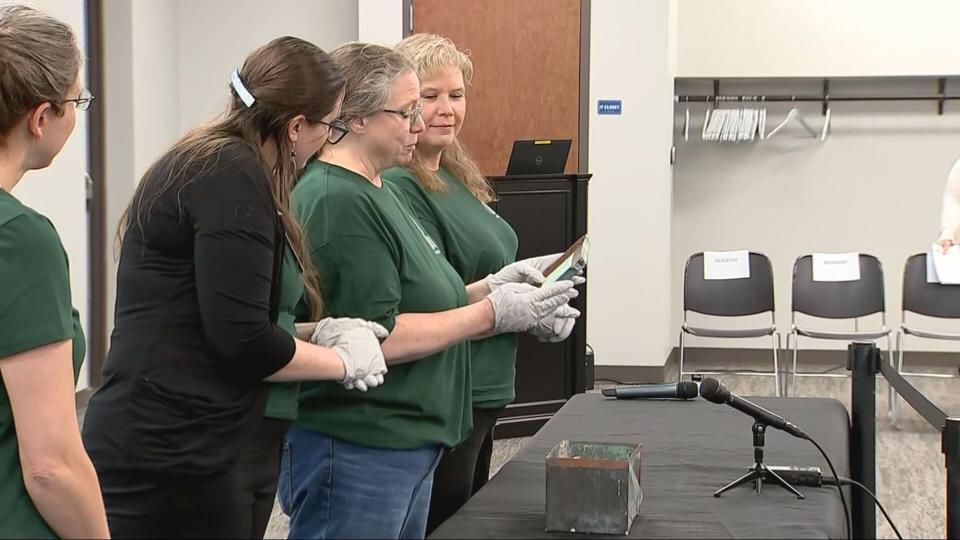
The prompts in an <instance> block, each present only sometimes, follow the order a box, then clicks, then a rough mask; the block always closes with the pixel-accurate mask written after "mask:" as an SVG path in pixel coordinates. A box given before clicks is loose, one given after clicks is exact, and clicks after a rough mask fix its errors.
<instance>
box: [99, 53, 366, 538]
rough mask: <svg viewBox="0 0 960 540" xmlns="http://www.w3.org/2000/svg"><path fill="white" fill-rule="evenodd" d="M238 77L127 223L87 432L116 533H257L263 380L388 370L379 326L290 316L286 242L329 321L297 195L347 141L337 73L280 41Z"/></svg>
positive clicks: (136, 201)
mask: <svg viewBox="0 0 960 540" xmlns="http://www.w3.org/2000/svg"><path fill="white" fill-rule="evenodd" d="M231 87H232V99H231V101H230V105H229V107H228V109H227V111H226V113H224V115H222V116H221V117H219V118H218V119H216V120H214V121H213V122H211V123H209V124H204V125H202V126H200V127H198V128H196V129H194V130H193V131H191V132H190V133H188V134H187V135H186V136H184V138H183V139H181V140H180V141H179V142H178V143H176V144H175V145H174V146H173V148H172V149H171V150H170V151H168V152H167V153H166V154H165V155H164V156H162V157H161V158H160V159H159V160H158V161H157V162H156V163H155V164H154V165H153V166H152V167H151V168H150V170H148V171H147V173H146V174H145V175H144V178H143V180H142V181H141V183H140V186H139V188H138V189H137V192H136V194H135V195H134V197H133V202H132V203H131V206H130V208H129V209H128V212H127V216H126V218H125V220H124V222H123V223H122V227H121V231H125V232H124V234H123V235H122V244H121V252H120V265H119V271H118V279H117V302H116V323H115V329H114V332H113V336H112V344H111V349H110V353H109V355H108V358H107V363H106V367H105V370H104V377H105V378H104V381H105V382H104V385H103V387H102V388H101V389H100V391H99V392H98V393H97V394H96V395H95V396H94V397H93V398H92V399H91V401H90V406H89V409H88V412H87V416H86V421H85V426H84V443H85V446H86V448H87V450H88V452H89V453H90V455H91V458H92V460H93V462H94V465H95V466H96V468H97V471H98V473H99V474H100V483H101V487H102V490H103V492H104V499H105V504H106V507H107V517H108V521H109V524H110V529H111V533H112V534H113V535H114V537H146V536H149V537H208V538H209V537H248V536H249V535H250V519H251V516H250V513H251V512H250V506H249V505H248V504H247V502H246V499H247V494H246V493H245V492H244V491H245V489H246V487H245V483H244V479H243V478H241V475H240V474H239V473H238V471H237V469H236V467H235V464H236V462H237V459H238V456H239V455H240V452H241V450H243V449H245V448H247V447H248V445H251V444H256V443H257V442H258V441H255V440H254V438H253V433H254V431H255V430H256V428H257V426H258V425H259V424H260V420H261V418H262V417H263V414H264V407H265V403H266V396H267V393H266V385H265V384H264V383H263V381H264V380H265V379H268V380H271V381H282V380H300V379H327V380H340V381H342V382H346V383H349V382H352V381H353V380H356V379H363V378H364V377H366V376H367V375H369V374H370V373H371V372H377V373H380V371H382V368H383V366H384V365H383V356H382V353H381V352H380V350H379V342H378V341H377V336H376V335H375V332H374V329H372V328H367V327H366V326H365V324H369V323H363V322H362V321H357V323H356V328H355V329H354V331H351V332H346V333H344V334H342V335H335V336H327V338H325V339H323V340H320V339H319V338H316V335H315V341H317V342H318V343H319V342H321V341H322V344H324V345H327V346H328V347H319V346H316V345H313V344H310V343H306V342H303V341H299V340H296V339H295V338H294V337H293V336H292V335H291V334H290V333H289V332H288V331H286V330H284V329H282V328H281V327H279V326H278V325H277V324H276V321H277V316H278V310H279V307H278V298H279V292H280V291H279V286H278V282H279V276H280V273H281V268H282V265H283V264H284V259H285V253H286V252H287V250H288V248H289V250H290V251H292V254H293V255H294V257H293V258H294V259H296V260H299V261H300V263H301V264H300V265H299V266H300V271H301V273H302V274H303V280H304V286H305V288H306V291H307V294H306V295H307V297H308V298H309V300H310V304H311V307H312V308H313V309H314V315H315V316H317V315H319V309H320V305H321V302H320V298H319V293H318V292H317V289H316V286H315V281H314V278H313V277H312V276H313V274H314V273H313V270H312V268H311V267H309V266H308V265H309V264H310V262H309V261H310V257H309V254H307V253H306V252H305V250H304V249H305V248H304V245H305V244H304V241H303V236H302V233H301V231H300V229H299V226H298V225H297V223H296V220H295V219H294V218H293V217H291V216H290V214H289V192H290V188H291V187H292V184H293V182H294V179H295V178H296V174H297V172H298V170H299V169H300V168H302V166H303V164H304V162H305V161H306V160H307V157H308V156H311V155H313V154H315V153H316V152H317V151H318V150H319V149H320V147H321V146H322V145H323V144H324V142H326V141H327V140H328V139H331V140H332V139H336V138H338V137H336V136H335V133H336V131H335V129H334V128H335V127H336V125H331V122H332V121H333V119H334V118H335V117H336V116H337V115H338V114H339V109H340V103H341V102H342V88H343V78H342V77H341V75H340V73H339V70H338V69H337V68H336V66H335V65H334V64H333V63H332V61H331V60H330V58H329V56H328V55H327V54H326V53H324V52H323V51H322V50H320V49H319V48H317V47H316V46H314V45H311V44H309V43H307V42H305V41H303V40H300V39H297V38H290V37H288V38H279V39H276V40H274V41H272V42H271V43H269V44H267V45H265V46H264V47H261V48H260V49H258V50H257V51H255V52H253V53H252V54H251V55H250V56H249V57H248V58H247V60H246V62H244V65H243V68H242V69H241V70H239V71H235V72H234V74H233V76H232V78H231ZM305 265H307V266H305ZM318 333H319V330H318ZM381 337H385V336H381Z"/></svg>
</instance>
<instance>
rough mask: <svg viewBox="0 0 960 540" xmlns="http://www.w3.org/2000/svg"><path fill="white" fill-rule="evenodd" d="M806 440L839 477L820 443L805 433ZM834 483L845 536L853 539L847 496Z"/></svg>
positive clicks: (836, 476)
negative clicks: (845, 529)
mask: <svg viewBox="0 0 960 540" xmlns="http://www.w3.org/2000/svg"><path fill="white" fill-rule="evenodd" d="M807 440H808V441H810V442H812V443H813V445H814V446H816V447H817V450H819V451H820V454H821V455H822V456H823V459H825V460H827V466H828V467H830V472H831V473H833V477H834V478H840V475H839V474H837V469H835V468H834V467H833V462H832V461H830V456H828V455H827V453H826V452H825V451H824V450H823V447H822V446H820V444H819V443H818V442H817V441H815V440H813V437H811V436H809V435H807ZM836 485H837V491H838V492H839V493H840V505H841V506H843V517H844V520H846V522H847V538H848V539H849V540H853V524H852V523H851V521H850V509H849V508H847V498H846V497H845V496H844V494H843V488H842V487H841V486H840V483H839V482H837V483H836ZM884 515H886V512H884ZM894 530H896V529H894ZM898 536H899V533H898Z"/></svg>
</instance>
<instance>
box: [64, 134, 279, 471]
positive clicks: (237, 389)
mask: <svg viewBox="0 0 960 540" xmlns="http://www.w3.org/2000/svg"><path fill="white" fill-rule="evenodd" d="M169 162H170V159H169V158H164V159H163V160H162V161H161V164H160V166H159V167H157V168H156V173H155V174H153V175H152V176H150V177H147V178H144V180H143V182H145V186H144V193H143V197H141V198H140V201H150V200H152V198H153V197H152V196H153V195H154V194H156V193H157V191H158V190H159V187H160V185H161V183H162V181H163V180H165V179H166V177H167V176H166V175H167V174H168V172H169V170H170V163H169ZM206 168H207V169H208V170H206V171H202V170H200V168H199V167H197V168H194V170H192V171H187V172H185V173H178V174H179V176H178V177H177V178H176V179H175V183H174V184H173V185H172V187H170V188H169V189H167V190H165V191H164V192H163V193H162V194H161V195H160V197H159V198H158V199H156V202H155V204H154V205H153V206H152V207H149V210H148V211H147V212H144V213H143V215H142V218H140V219H139V223H138V218H137V216H136V212H135V211H134V212H131V220H130V222H129V224H130V226H129V227H128V229H127V234H126V236H125V238H124V241H123V245H122V247H121V252H120V264H119V269H118V272H117V301H116V317H115V325H114V331H113V335H112V338H111V347H110V353H109V354H108V355H107V361H106V366H105V368H104V372H103V375H104V384H103V387H102V388H101V389H100V390H99V391H98V392H97V393H96V394H95V395H94V396H93V398H92V399H91V400H90V405H89V408H88V410H87V415H86V418H85V422H84V432H83V439H84V445H85V446H86V448H87V451H88V452H89V453H90V456H91V458H92V459H93V461H94V464H95V465H96V466H97V469H98V470H108V471H124V470H139V471H154V472H163V473H182V474H197V473H211V472H216V471H219V470H224V469H226V468H229V467H230V466H231V465H232V464H233V462H234V460H235V458H236V455H237V452H238V451H239V449H240V448H241V446H242V445H243V444H245V443H246V442H247V441H248V440H249V438H250V437H251V435H252V431H253V429H254V428H255V426H256V424H257V422H258V421H259V419H260V418H261V417H262V415H263V413H264V408H265V404H266V385H265V384H264V383H263V379H264V378H265V377H267V376H269V375H270V374H272V373H274V372H276V371H277V370H279V369H281V368H282V367H283V366H285V365H286V364H287V363H289V362H290V360H291V359H292V358H293V354H294V351H295V347H296V345H295V343H294V340H293V337H292V336H290V334H289V333H287V332H285V331H284V330H283V329H281V328H280V327H279V326H277V325H276V324H275V321H276V315H277V313H276V310H277V306H276V298H275V292H276V290H277V289H279V288H278V287H275V286H274V284H275V283H277V282H278V277H279V276H278V274H279V268H280V260H281V259H280V257H278V256H277V254H281V253H282V251H283V250H282V248H283V246H284V238H285V237H284V234H283V230H282V227H281V225H280V220H279V217H278V215H277V211H276V208H275V207H274V205H273V202H272V199H271V196H270V192H269V187H268V179H267V175H266V172H265V170H264V168H263V166H262V165H261V164H260V162H259V161H258V160H257V158H256V156H255V155H254V153H253V151H252V150H251V149H250V148H248V147H246V146H244V145H242V144H240V143H237V144H234V145H229V146H228V147H226V148H225V149H224V150H223V151H222V152H221V153H220V156H219V158H218V159H217V161H216V163H215V164H214V165H212V166H209V167H206ZM198 173H199V174H198ZM144 205H145V206H144V207H145V208H148V207H147V206H146V202H144ZM134 208H135V209H136V205H135V207H134Z"/></svg>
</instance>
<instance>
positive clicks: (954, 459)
mask: <svg viewBox="0 0 960 540" xmlns="http://www.w3.org/2000/svg"><path fill="white" fill-rule="evenodd" d="M943 453H944V454H945V455H946V462H947V538H960V418H957V417H949V418H947V424H946V426H944V428H943Z"/></svg>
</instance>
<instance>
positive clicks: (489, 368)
mask: <svg viewBox="0 0 960 540" xmlns="http://www.w3.org/2000/svg"><path fill="white" fill-rule="evenodd" d="M439 173H440V178H441V179H443V181H444V183H445V184H446V185H447V188H448V189H447V190H446V191H442V192H428V191H427V190H425V189H424V188H423V186H422V185H421V184H420V182H418V181H417V179H416V178H415V177H414V176H413V173H412V172H411V171H410V170H409V169H402V168H396V169H390V170H389V171H387V172H385V173H384V175H383V176H384V178H385V179H386V181H387V182H390V183H392V184H393V185H396V186H397V187H399V188H400V189H402V190H403V191H404V192H405V193H406V194H407V198H408V199H409V200H410V204H411V206H412V207H413V210H414V213H415V214H416V216H417V218H418V219H419V220H420V223H421V224H423V228H424V229H426V231H427V234H429V235H430V236H432V237H433V238H434V239H436V240H437V244H438V245H439V246H440V249H441V250H442V251H443V253H444V255H445V256H446V258H447V260H448V261H449V262H450V264H451V265H452V266H453V268H454V270H456V271H457V273H459V274H460V277H461V278H462V279H463V281H464V283H473V282H475V281H478V280H481V279H483V278H485V277H486V276H487V275H488V274H492V273H494V272H497V271H498V270H500V269H501V268H503V267H504V266H506V265H508V264H510V263H512V262H514V261H515V260H516V258H517V244H518V241H517V233H515V232H514V231H513V228H512V227H511V226H510V225H509V224H508V223H507V222H506V221H504V220H503V219H502V218H501V217H500V216H498V215H497V213H496V212H494V211H493V209H491V208H490V207H489V206H487V205H486V204H484V203H482V202H480V201H479V200H478V199H477V198H476V197H475V196H474V195H473V193H471V192H470V190H468V189H467V187H466V186H465V185H464V184H463V182H461V181H460V180H458V179H457V178H456V177H455V176H453V175H452V174H450V172H449V171H447V170H446V169H445V168H441V169H440V171H439ZM516 361H517V335H516V334H500V335H497V336H493V337H490V338H487V339H484V340H480V341H473V342H471V343H470V372H471V377H472V380H473V406H474V407H476V408H478V409H495V408H499V407H503V406H505V405H507V404H508V403H510V402H511V401H513V399H514V398H515V397H516V392H515V390H514V379H515V378H516Z"/></svg>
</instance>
